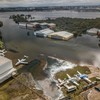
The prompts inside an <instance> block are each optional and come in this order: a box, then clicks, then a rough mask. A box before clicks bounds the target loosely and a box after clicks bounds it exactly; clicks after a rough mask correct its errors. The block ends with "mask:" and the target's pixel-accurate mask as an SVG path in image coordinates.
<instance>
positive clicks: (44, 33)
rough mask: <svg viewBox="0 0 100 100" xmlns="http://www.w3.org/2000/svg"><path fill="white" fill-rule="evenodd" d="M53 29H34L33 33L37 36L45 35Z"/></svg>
mask: <svg viewBox="0 0 100 100" xmlns="http://www.w3.org/2000/svg"><path fill="white" fill-rule="evenodd" d="M53 32H54V31H53V30H51V29H49V28H47V29H43V30H40V31H35V32H34V35H36V36H39V37H47V36H48V35H49V34H50V33H53Z"/></svg>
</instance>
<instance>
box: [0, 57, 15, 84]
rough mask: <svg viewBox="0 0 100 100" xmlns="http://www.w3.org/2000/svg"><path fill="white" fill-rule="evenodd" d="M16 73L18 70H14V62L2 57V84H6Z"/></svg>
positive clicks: (0, 66)
mask: <svg viewBox="0 0 100 100" xmlns="http://www.w3.org/2000/svg"><path fill="white" fill-rule="evenodd" d="M15 73H16V69H15V68H13V65H12V61H11V60H10V59H8V58H5V57H1V56H0V83H2V82H4V81H5V80H7V79H8V78H10V77H11V76H12V75H13V74H15Z"/></svg>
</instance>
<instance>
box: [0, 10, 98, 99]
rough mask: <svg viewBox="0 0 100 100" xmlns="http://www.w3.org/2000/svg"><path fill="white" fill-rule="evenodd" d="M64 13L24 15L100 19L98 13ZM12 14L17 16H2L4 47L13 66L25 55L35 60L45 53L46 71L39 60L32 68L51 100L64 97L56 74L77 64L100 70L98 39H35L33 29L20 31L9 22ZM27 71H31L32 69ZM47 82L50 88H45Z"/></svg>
mask: <svg viewBox="0 0 100 100" xmlns="http://www.w3.org/2000/svg"><path fill="white" fill-rule="evenodd" d="M55 12H56V14H55ZM59 12H60V13H59ZM65 12H66V11H58V12H57V11H54V12H34V13H33V12H29V13H28V12H24V13H25V14H33V16H34V17H36V18H37V19H45V18H46V17H75V18H83V17H84V18H99V16H100V13H99V12H96V13H95V12H83V13H82V12H66V14H65ZM17 13H22V12H17ZM62 13H63V14H62ZM12 14H15V13H14V12H11V13H9V12H7V13H0V20H1V21H3V23H4V25H3V27H2V28H1V32H2V36H3V40H4V42H5V48H6V49H7V50H8V51H9V52H10V53H11V55H8V56H7V57H8V58H10V59H12V60H13V64H15V62H16V61H17V59H18V58H21V57H23V55H27V56H29V60H34V59H36V58H37V57H38V56H40V55H41V54H43V55H44V59H45V61H47V66H45V68H44V67H43V68H39V67H38V61H37V60H36V62H35V63H31V66H32V65H34V66H35V65H36V66H37V67H36V66H35V67H34V66H33V70H32V72H33V73H34V74H33V76H34V75H36V76H35V77H37V79H35V80H36V82H37V83H38V85H39V86H40V88H42V89H43V90H44V94H45V95H48V96H49V98H50V99H51V100H56V99H57V98H58V97H59V96H62V93H61V91H59V90H58V89H57V87H55V84H54V83H53V81H54V80H53V78H54V75H55V73H57V72H58V71H62V70H66V69H69V68H73V67H75V66H76V64H90V65H93V66H96V67H100V66H99V65H100V58H99V56H100V47H99V44H100V41H99V38H97V36H90V35H87V34H84V35H82V36H79V37H77V38H72V39H71V40H69V41H56V40H51V39H47V38H37V37H35V36H34V34H33V30H28V29H22V28H19V26H18V25H17V24H15V23H14V22H13V21H12V20H11V19H9V15H12ZM40 15H41V16H40ZM61 15H62V16H61ZM83 15H84V16H83ZM90 16H91V17H90ZM27 33H29V34H27ZM12 55H13V56H12ZM71 62H72V63H71ZM25 68H26V67H25ZM23 70H24V69H23ZM26 70H28V71H31V69H26ZM38 71H39V72H38ZM36 72H37V74H36ZM45 83H46V84H47V85H44V84H45ZM59 94H61V95H59Z"/></svg>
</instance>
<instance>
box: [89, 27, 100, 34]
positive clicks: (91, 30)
mask: <svg viewBox="0 0 100 100" xmlns="http://www.w3.org/2000/svg"><path fill="white" fill-rule="evenodd" d="M97 31H99V29H97V28H91V29H89V30H87V32H88V33H97Z"/></svg>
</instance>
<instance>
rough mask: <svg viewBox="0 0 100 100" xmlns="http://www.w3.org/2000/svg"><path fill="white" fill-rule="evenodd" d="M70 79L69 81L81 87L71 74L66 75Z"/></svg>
mask: <svg viewBox="0 0 100 100" xmlns="http://www.w3.org/2000/svg"><path fill="white" fill-rule="evenodd" d="M66 75H67V77H68V81H69V82H71V83H73V84H75V85H77V86H79V84H78V83H77V82H76V79H75V78H74V77H71V76H70V75H69V74H66Z"/></svg>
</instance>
